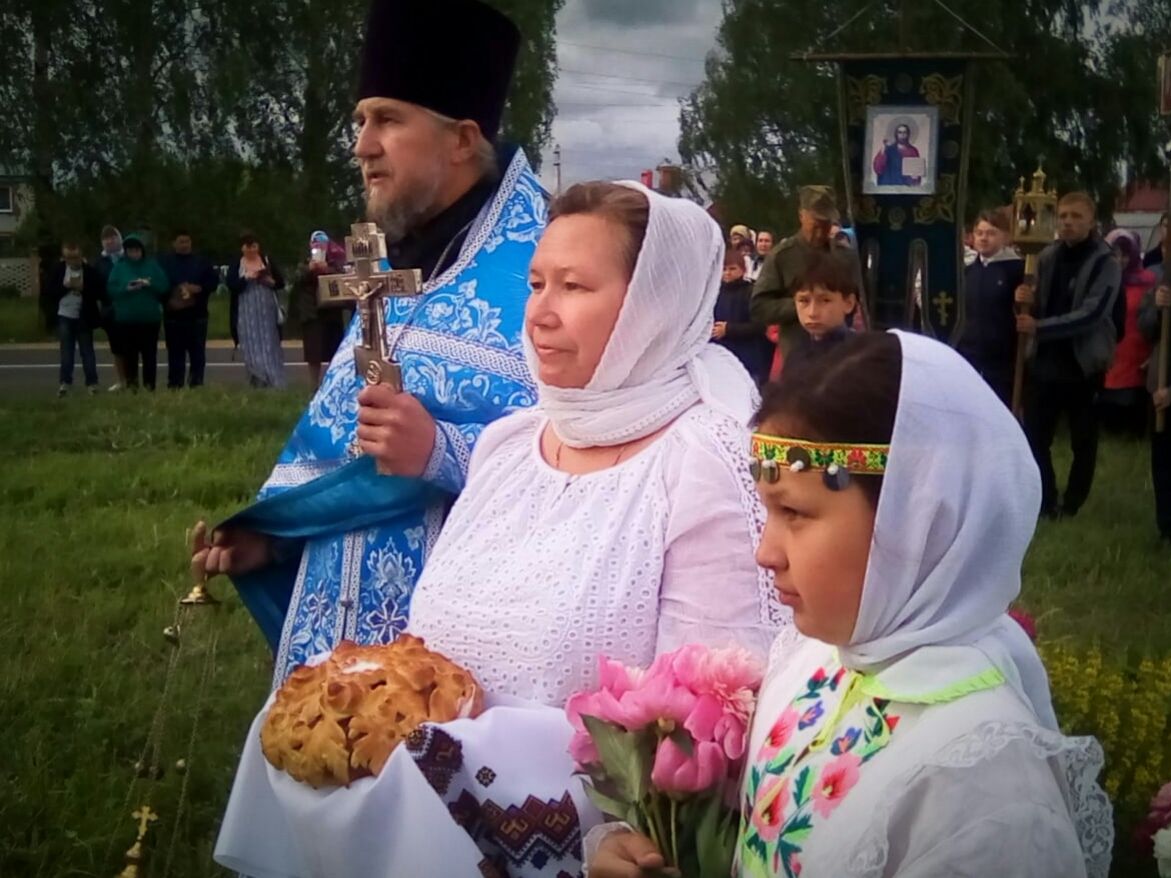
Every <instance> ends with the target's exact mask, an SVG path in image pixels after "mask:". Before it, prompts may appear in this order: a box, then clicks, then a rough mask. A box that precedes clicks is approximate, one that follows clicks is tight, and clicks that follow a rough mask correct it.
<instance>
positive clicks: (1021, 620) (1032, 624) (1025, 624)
mask: <svg viewBox="0 0 1171 878" xmlns="http://www.w3.org/2000/svg"><path fill="white" fill-rule="evenodd" d="M1008 615H1009V617H1010V618H1012V619H1013V620H1014V621H1015V622H1016V623H1017V624H1018V625H1020V626H1021V628H1023V629H1024V630H1025V634H1027V635H1029V640H1031V641H1033V642H1034V643H1036V642H1037V620H1036V619H1034V618H1033V617H1032V616H1031V615H1029V614H1028V613H1026V612H1025V611H1024V610H1022V609H1020V608H1019V607H1013V608H1012V609H1010V610H1009V611H1008Z"/></svg>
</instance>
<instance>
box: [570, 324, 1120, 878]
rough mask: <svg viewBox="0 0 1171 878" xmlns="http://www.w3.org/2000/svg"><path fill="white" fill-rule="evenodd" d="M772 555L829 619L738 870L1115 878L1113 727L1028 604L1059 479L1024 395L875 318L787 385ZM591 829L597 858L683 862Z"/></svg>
mask: <svg viewBox="0 0 1171 878" xmlns="http://www.w3.org/2000/svg"><path fill="white" fill-rule="evenodd" d="M758 424H759V426H758V430H759V432H758V433H756V434H754V436H753V440H752V443H753V457H754V462H753V469H754V473H755V474H756V475H757V476H758V479H759V488H760V493H761V497H762V500H763V501H764V504H765V508H766V510H767V512H768V522H767V524H766V526H765V532H764V537H763V538H762V541H761V547H760V550H759V552H758V554H757V558H758V560H759V561H760V563H761V565H762V566H764V567H768V568H769V569H771V570H773V571H774V573H775V575H776V582H777V589H778V591H779V593H780V595H781V600H782V601H783V602H784V603H785V604H786V605H787V606H789V607H791V608H792V610H793V616H794V621H795V623H796V625H797V627H798V628H799V629H800V630H801V632H802V633H803V634H805V635H806V637H807V639H806V640H805V641H804V643H803V645H802V646H801V647H800V648H799V649H798V650H796V651H794V652H792V653H790V654H789V655H788V656H786V657H785V658H784V660H783V661H779V662H774V663H773V664H772V666H771V667H770V669H769V673H768V675H767V677H766V680H765V684H764V687H763V689H762V692H761V697H760V701H759V703H758V705H757V711H756V715H755V717H754V719H753V726H752V730H751V734H750V741H749V749H748V758H749V760H750V761H749V766H748V770H747V772H746V777H745V780H744V787H743V795H742V799H741V809H742V821H741V833H740V840H739V843H738V847H737V862H738V871H737V874H738V875H740V876H751V878H775V876H784V878H789V876H795V875H799V874H804V875H806V876H817V878H821V876H834V878H844V876H866V878H891V876H899V878H933V876H940V875H953V876H968V875H970V876H977V875H980V876H984V875H1012V876H1014V878H1076V876H1086V875H1089V876H1095V878H1098V876H1101V878H1105V876H1106V874H1107V871H1108V869H1109V864H1110V853H1111V846H1112V841H1113V824H1112V820H1111V809H1110V803H1109V801H1108V800H1107V798H1106V796H1105V794H1104V793H1103V792H1102V790H1101V789H1100V788H1099V787H1098V785H1097V782H1096V778H1097V775H1098V772H1099V770H1100V769H1101V765H1102V753H1101V748H1100V747H1099V746H1098V744H1097V742H1096V741H1094V740H1093V739H1092V738H1068V737H1065V736H1064V735H1062V734H1061V733H1060V732H1059V731H1058V729H1057V724H1056V720H1055V718H1054V714H1053V707H1052V704H1051V702H1050V697H1049V687H1048V682H1047V679H1046V675H1045V670H1044V668H1043V666H1042V665H1041V662H1040V659H1039V658H1038V656H1037V652H1036V650H1035V649H1034V648H1033V645H1032V644H1031V643H1030V642H1029V640H1028V638H1027V636H1026V635H1025V634H1024V632H1023V630H1022V629H1021V628H1020V626H1019V625H1017V623H1016V622H1014V621H1013V620H1012V619H1010V618H1009V617H1008V616H1007V615H1006V611H1007V610H1008V608H1009V605H1010V603H1011V602H1012V601H1013V600H1014V599H1015V598H1016V596H1017V594H1018V593H1019V591H1020V569H1021V562H1022V560H1023V558H1024V554H1025V550H1026V549H1027V547H1028V544H1029V540H1030V539H1031V537H1032V534H1033V528H1034V525H1035V523H1036V520H1037V511H1038V508H1039V506H1040V499H1041V490H1040V479H1039V477H1038V473H1037V467H1036V465H1035V464H1034V462H1033V459H1032V457H1031V455H1030V453H1029V448H1028V444H1027V442H1026V441H1025V438H1024V435H1023V434H1022V433H1021V430H1020V427H1019V426H1018V425H1017V423H1016V422H1015V421H1014V420H1013V418H1012V416H1011V414H1010V413H1009V412H1008V410H1007V409H1006V408H1005V407H1004V405H1003V404H1002V403H1001V402H1000V401H999V400H998V399H997V397H996V396H995V394H994V393H993V392H992V391H991V390H990V389H989V388H988V387H987V385H985V384H984V382H983V381H982V380H981V379H980V377H979V375H977V373H976V372H975V371H974V370H973V369H972V368H971V367H970V366H968V365H967V363H965V362H964V361H963V359H962V358H961V357H960V356H959V355H958V354H956V353H955V352H954V351H952V350H951V349H950V348H947V347H945V346H944V345H942V344H939V343H938V342H935V341H931V340H929V339H925V338H922V337H920V336H914V335H905V334H902V333H891V334H881V335H880V334H877V333H875V334H870V335H862V336H857V337H855V338H853V339H850V340H849V341H848V342H847V343H844V344H842V345H841V346H840V347H839V348H838V349H835V350H834V351H833V352H831V354H829V355H827V356H826V357H823V358H821V359H819V360H818V361H817V362H816V363H810V364H808V365H807V366H806V367H805V368H804V369H799V370H796V371H795V372H793V373H789V372H788V371H786V373H785V375H784V377H783V378H782V382H781V384H780V385H779V386H778V387H777V388H775V389H774V390H771V391H770V392H769V393H768V394H766V399H765V401H764V404H763V406H762V409H761V411H760V414H759V418H758ZM608 829H609V827H604V828H603V829H602V830H601V831H596V832H595V833H594V835H593V837H592V838H591V839H590V842H591V844H590V845H588V847H591V848H592V847H593V846H594V844H600V849H599V850H597V851H596V853H594V855H593V856H592V857H591V861H592V862H591V867H590V870H589V872H590V876H591V878H636V876H639V875H641V874H643V870H644V869H651V868H653V867H655V866H658V865H661V864H662V861H661V858H659V856H658V854H657V852H656V851H655V850H654V849H653V846H652V845H651V844H650V842H649V840H647V839H644V838H643V837H642V836H638V835H635V834H634V833H630V832H615V833H611V834H608V835H607V837H606V838H605V840H604V841H600V839H599V836H601V835H603V834H604V833H605V830H608Z"/></svg>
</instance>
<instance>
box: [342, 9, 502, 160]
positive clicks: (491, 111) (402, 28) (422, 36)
mask: <svg viewBox="0 0 1171 878" xmlns="http://www.w3.org/2000/svg"><path fill="white" fill-rule="evenodd" d="M519 48H520V31H518V30H517V28H516V25H515V24H513V23H512V21H511V20H510V19H509V18H508V17H507V16H505V15H504V14H503V13H501V12H499V11H497V10H495V9H493V8H492V7H491V6H488V5H487V4H486V3H482V2H480V0H372V2H371V4H370V12H369V14H368V16H367V18H366V43H365V45H364V46H363V49H362V63H361V71H360V79H359V82H358V100H362V99H364V98H374V97H378V98H394V99H395V100H399V101H406V102H408V103H411V104H418V105H419V106H421V107H426V108H427V109H429V110H433V111H434V112H436V113H440V114H442V115H444V116H449V117H451V118H452V119H471V120H473V121H475V122H477V123H479V126H480V131H481V132H482V133H483V135H484V136H485V137H486V138H488V139H489V140H495V139H496V134H497V131H498V130H499V128H500V117H501V115H502V114H503V113H504V102H505V100H506V99H507V97H508V87H509V84H510V83H511V81H512V71H513V67H514V66H515V65H516V54H517V51H518V50H519Z"/></svg>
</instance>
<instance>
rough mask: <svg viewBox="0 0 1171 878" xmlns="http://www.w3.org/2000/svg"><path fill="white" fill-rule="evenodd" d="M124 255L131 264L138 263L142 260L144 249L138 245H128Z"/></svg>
mask: <svg viewBox="0 0 1171 878" xmlns="http://www.w3.org/2000/svg"><path fill="white" fill-rule="evenodd" d="M123 253H124V254H125V256H126V258H127V259H129V260H130V261H131V262H137V261H138V260H140V259H141V258H142V248H141V247H139V246H138V245H137V244H127V245H126V247H125V250H124V251H123Z"/></svg>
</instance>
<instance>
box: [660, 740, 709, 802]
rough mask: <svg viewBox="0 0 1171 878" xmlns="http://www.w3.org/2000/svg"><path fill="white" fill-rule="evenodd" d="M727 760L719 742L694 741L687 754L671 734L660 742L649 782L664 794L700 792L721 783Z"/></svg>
mask: <svg viewBox="0 0 1171 878" xmlns="http://www.w3.org/2000/svg"><path fill="white" fill-rule="evenodd" d="M727 771H728V763H727V761H726V760H725V759H724V754H723V751H722V750H721V749H720V746H719V745H718V744H713V743H711V742H710V741H708V742H703V743H697V744H696V745H695V749H694V751H693V752H692V754H691V756H688V755H687V754H686V753H684V752H683V750H682V749H681V748H679V747H678V746H677V745H676V744H675V742H674V741H672V740H671V739H670V738H664V739H663V740H662V741H660V742H659V749H658V750H657V751H656V752H655V764H654V767H652V768H651V783H652V784H654V785H655V786H656V787H657V788H658V789H660V790H662V791H663V792H664V793H667V794H687V793H701V792H704V791H705V790H709V789H711V788H712V787H714V786H716V784H719V783H722V782H723V780H724V776H725V775H726V774H727Z"/></svg>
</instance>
